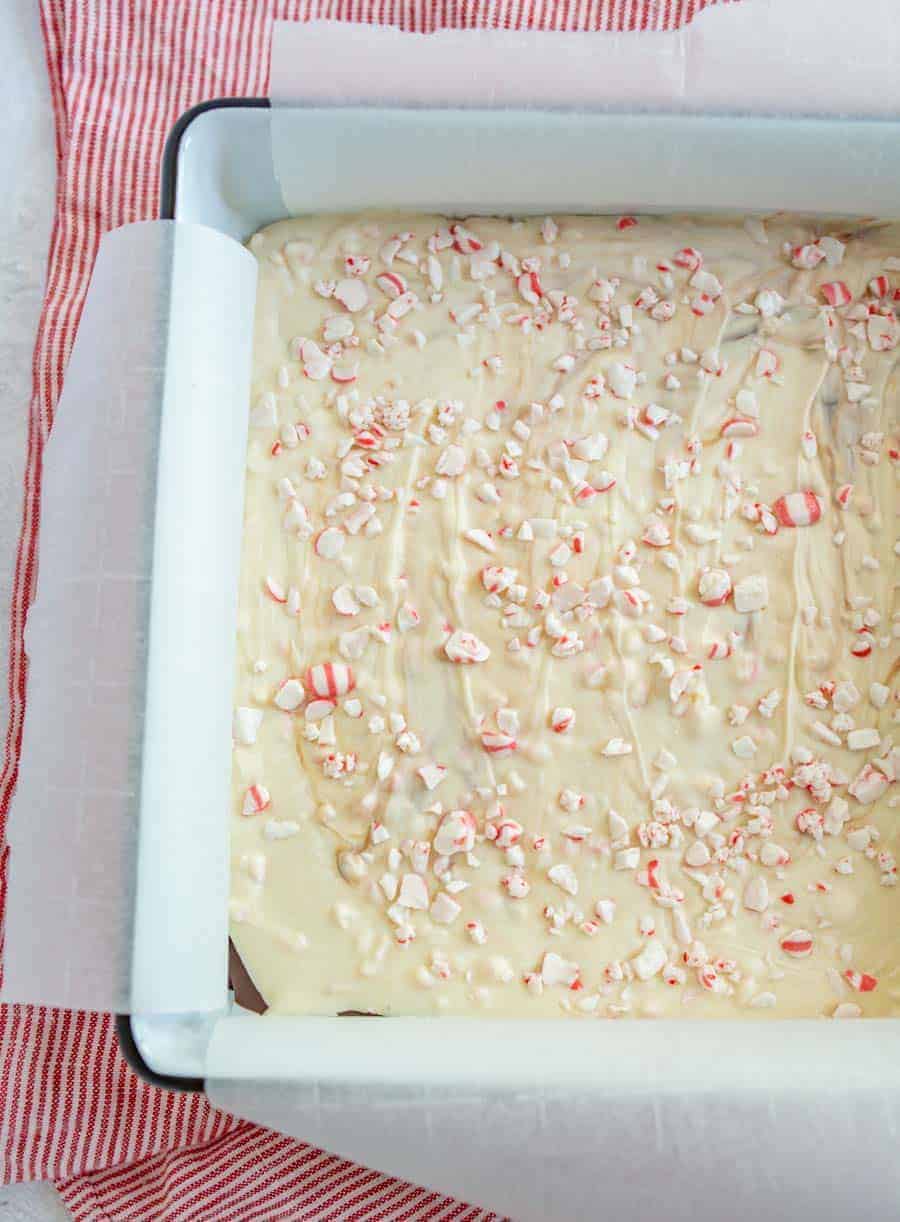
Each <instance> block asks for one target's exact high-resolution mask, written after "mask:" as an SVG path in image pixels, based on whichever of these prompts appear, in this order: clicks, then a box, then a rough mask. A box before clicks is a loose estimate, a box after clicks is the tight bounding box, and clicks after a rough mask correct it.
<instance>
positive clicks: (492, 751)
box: [481, 730, 519, 756]
mask: <svg viewBox="0 0 900 1222" xmlns="http://www.w3.org/2000/svg"><path fill="white" fill-rule="evenodd" d="M518 745H519V744H518V742H517V740H516V738H515V736H514V735H512V734H504V733H503V732H502V731H501V730H483V731H482V734H481V746H482V747H483V749H484V750H485V751H486V752H487V753H488V755H496V756H503V755H511V754H512V753H513V751H515V750H516V748H517V747H518Z"/></svg>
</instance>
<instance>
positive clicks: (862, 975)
mask: <svg viewBox="0 0 900 1222" xmlns="http://www.w3.org/2000/svg"><path fill="white" fill-rule="evenodd" d="M844 979H845V980H846V981H847V983H848V984H849V985H850V988H851V989H856V991H857V993H871V992H873V991H874V990H875V989H876V988H877V987H878V977H877V976H870V975H869V973H868V972H854V971H852V970H851V969H850V968H848V969H847V971H846V972H844Z"/></svg>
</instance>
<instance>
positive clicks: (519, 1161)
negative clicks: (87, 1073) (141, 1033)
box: [207, 1071, 900, 1222]
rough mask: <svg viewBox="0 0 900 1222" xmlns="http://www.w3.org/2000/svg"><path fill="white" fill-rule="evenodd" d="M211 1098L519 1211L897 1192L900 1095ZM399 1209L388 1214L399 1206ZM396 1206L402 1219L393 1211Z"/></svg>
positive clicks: (841, 1206)
mask: <svg viewBox="0 0 900 1222" xmlns="http://www.w3.org/2000/svg"><path fill="white" fill-rule="evenodd" d="M207 1092H208V1094H209V1097H210V1100H211V1102H212V1103H213V1104H214V1105H216V1106H217V1107H220V1108H222V1109H223V1110H225V1111H227V1112H230V1113H232V1114H233V1115H237V1116H241V1117H242V1118H244V1119H247V1120H251V1121H256V1122H258V1123H262V1124H265V1125H266V1126H268V1127H269V1128H274V1129H277V1130H279V1131H280V1132H282V1133H286V1134H288V1135H289V1136H294V1137H297V1138H299V1139H301V1140H303V1141H307V1142H310V1143H312V1144H314V1145H316V1146H319V1147H322V1148H324V1149H326V1150H330V1151H331V1152H333V1153H336V1154H340V1155H342V1156H343V1157H345V1158H351V1159H353V1160H355V1161H356V1162H359V1163H362V1164H363V1165H365V1166H370V1167H377V1168H378V1169H379V1170H381V1171H385V1172H388V1173H389V1174H392V1175H396V1176H400V1177H402V1178H404V1179H409V1180H412V1181H413V1182H414V1183H419V1184H423V1185H425V1186H427V1187H428V1188H431V1189H434V1190H437V1191H439V1192H443V1193H446V1194H448V1195H450V1196H455V1197H457V1198H461V1199H462V1200H465V1201H469V1202H473V1203H475V1204H477V1205H480V1206H482V1207H484V1208H488V1209H493V1210H495V1211H496V1212H497V1213H498V1214H499V1215H500V1216H501V1217H508V1218H514V1219H515V1220H516V1222H576V1220H578V1222H580V1220H582V1219H583V1220H585V1222H587V1220H593V1219H611V1220H612V1219H621V1220H624V1222H649V1220H651V1219H665V1220H666V1222H721V1220H722V1219H728V1222H759V1220H760V1219H765V1218H771V1219H784V1218H787V1217H790V1218H793V1219H796V1220H797V1222H813V1220H815V1222H847V1219H852V1218H854V1217H857V1216H867V1217H873V1218H874V1217H880V1218H891V1217H893V1216H895V1215H894V1213H893V1209H894V1206H895V1204H896V1202H897V1200H898V1199H900V1160H897V1159H896V1157H893V1156H892V1154H891V1150H892V1143H891V1139H890V1137H889V1136H888V1134H890V1133H891V1132H892V1131H893V1132H896V1120H897V1109H896V1100H895V1098H894V1097H893V1096H892V1095H891V1094H890V1092H888V1091H881V1090H876V1091H872V1092H870V1093H857V1094H853V1095H849V1096H848V1095H847V1093H846V1091H845V1090H844V1088H843V1086H842V1084H841V1082H840V1078H839V1071H836V1074H835V1079H834V1081H832V1082H829V1083H825V1084H823V1085H822V1086H821V1087H819V1088H818V1089H816V1090H814V1091H810V1090H796V1091H791V1090H790V1089H783V1090H780V1091H779V1090H776V1091H773V1090H772V1089H771V1088H770V1087H768V1086H766V1087H763V1088H762V1089H747V1090H745V1091H741V1092H737V1093H735V1092H733V1093H729V1094H727V1095H723V1094H721V1093H719V1094H715V1093H712V1094H709V1095H699V1094H698V1093H697V1092H696V1091H691V1092H689V1093H686V1094H684V1095H677V1094H667V1095H663V1096H660V1095H657V1094H656V1093H655V1092H653V1091H652V1090H646V1091H643V1092H640V1093H635V1092H632V1091H619V1090H616V1089H610V1090H608V1091H606V1092H604V1094H603V1095H602V1097H600V1096H598V1094H597V1093H595V1092H585V1091H583V1090H579V1089H577V1088H576V1089H574V1090H564V1091H561V1090H548V1091H546V1092H544V1093H543V1094H542V1095H541V1096H540V1097H536V1095H535V1094H534V1093H533V1092H530V1093H519V1092H516V1091H492V1090H479V1091H471V1090H460V1089H452V1088H451V1089H446V1090H444V1089H442V1090H436V1089H434V1088H431V1087H419V1088H418V1089H417V1090H412V1089H410V1090H397V1089H391V1088H385V1089H384V1090H382V1091H380V1092H379V1093H378V1094H377V1095H373V1093H372V1091H371V1090H370V1089H368V1088H365V1087H359V1086H349V1085H343V1086H342V1085H335V1084H333V1083H324V1084H323V1085H321V1086H318V1085H315V1084H310V1085H308V1086H306V1087H305V1088H303V1087H297V1086H296V1085H295V1084H291V1085H279V1084H276V1083H273V1084H270V1085H265V1084H260V1085H258V1086H257V1087H256V1089H255V1092H254V1093H253V1094H249V1093H248V1092H247V1090H246V1088H245V1086H244V1085H243V1084H241V1083H234V1082H215V1081H213V1082H208V1083H207ZM391 1216H392V1217H393V1216H394V1215H391ZM398 1216H401V1215H399V1214H398Z"/></svg>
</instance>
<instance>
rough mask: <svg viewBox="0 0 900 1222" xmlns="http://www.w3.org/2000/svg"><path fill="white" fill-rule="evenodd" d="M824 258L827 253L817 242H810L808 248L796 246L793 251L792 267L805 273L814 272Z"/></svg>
mask: <svg viewBox="0 0 900 1222" xmlns="http://www.w3.org/2000/svg"><path fill="white" fill-rule="evenodd" d="M824 258H825V251H824V250H823V249H822V248H821V246H819V245H818V243H816V242H810V243H808V244H807V245H806V246H795V247H794V249H793V250H792V251H791V264H792V266H794V267H799V268H802V269H803V270H805V271H812V269H813V268H814V267H818V266H819V264H820V263H821V262H822V260H823V259H824Z"/></svg>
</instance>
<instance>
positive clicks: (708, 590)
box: [697, 569, 731, 607]
mask: <svg viewBox="0 0 900 1222" xmlns="http://www.w3.org/2000/svg"><path fill="white" fill-rule="evenodd" d="M697 590H698V593H699V595H700V601H701V602H702V603H703V604H704V606H707V607H721V606H723V605H724V604H725V603H726V602H728V599H729V598H730V597H731V577H730V576H729V574H728V573H726V572H725V570H724V569H707V570H706V571H705V572H704V573H701V574H700V580H699V581H698V583H697Z"/></svg>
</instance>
